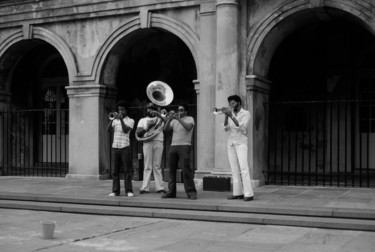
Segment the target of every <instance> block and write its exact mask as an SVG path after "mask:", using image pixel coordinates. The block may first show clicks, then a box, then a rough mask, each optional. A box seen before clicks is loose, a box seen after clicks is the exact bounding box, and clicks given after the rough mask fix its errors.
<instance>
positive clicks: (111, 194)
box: [108, 192, 117, 197]
mask: <svg viewBox="0 0 375 252" xmlns="http://www.w3.org/2000/svg"><path fill="white" fill-rule="evenodd" d="M108 196H110V197H114V196H117V195H116V193H114V192H113V193H110V194H108Z"/></svg>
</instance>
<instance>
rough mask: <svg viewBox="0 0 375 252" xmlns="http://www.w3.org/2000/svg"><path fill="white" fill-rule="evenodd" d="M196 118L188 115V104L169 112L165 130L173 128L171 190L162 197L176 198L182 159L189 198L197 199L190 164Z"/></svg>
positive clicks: (170, 158) (170, 164)
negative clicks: (176, 110)
mask: <svg viewBox="0 0 375 252" xmlns="http://www.w3.org/2000/svg"><path fill="white" fill-rule="evenodd" d="M194 126H195V122H194V118H193V117H191V116H188V115H187V106H186V105H180V106H178V113H177V114H176V113H173V112H170V113H169V117H168V119H167V122H166V123H165V126H164V130H165V131H168V130H172V132H173V135H172V143H171V148H170V150H169V181H168V189H169V191H168V192H167V193H165V194H163V195H162V198H176V193H177V189H176V172H177V168H178V163H179V160H182V161H183V162H182V163H183V166H182V174H183V180H184V187H185V192H186V194H187V196H188V198H189V199H191V200H195V199H197V190H196V188H195V184H194V171H193V170H192V167H191V166H190V153H191V138H192V136H193V130H194Z"/></svg>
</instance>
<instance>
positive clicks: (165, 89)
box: [146, 81, 173, 106]
mask: <svg viewBox="0 0 375 252" xmlns="http://www.w3.org/2000/svg"><path fill="white" fill-rule="evenodd" d="M146 94H147V96H148V98H149V99H150V100H151V101H152V102H153V103H154V104H156V105H158V106H168V105H169V104H170V103H171V102H172V101H173V91H172V89H171V88H170V87H169V86H168V85H167V84H166V83H164V82H162V81H153V82H151V83H150V84H148V86H147V88H146Z"/></svg>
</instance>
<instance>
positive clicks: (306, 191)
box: [0, 177, 375, 231]
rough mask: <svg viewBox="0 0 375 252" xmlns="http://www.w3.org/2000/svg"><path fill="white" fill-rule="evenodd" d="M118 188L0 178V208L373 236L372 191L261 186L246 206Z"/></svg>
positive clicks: (209, 196) (218, 196)
mask: <svg viewBox="0 0 375 252" xmlns="http://www.w3.org/2000/svg"><path fill="white" fill-rule="evenodd" d="M121 182H122V181H121ZM121 186H122V191H121V193H122V195H120V196H119V197H108V196H107V195H108V194H109V193H110V192H111V187H112V181H111V180H101V181H96V180H95V181H93V180H77V179H65V178H42V177H0V199H1V200H0V208H24V209H34V210H50V211H65V212H80V213H93V214H109V215H127V216H142V217H161V218H176V219H194V220H211V221H226V222H241V223H257V224H279V225H293V226H314V227H328V228H342V229H359V230H372V231H375V193H374V192H375V190H374V189H365V188H337V187H332V188H331V187H307V186H306V187H305V186H263V187H260V188H256V189H255V190H254V191H255V200H254V201H250V202H244V201H243V200H227V199H226V198H227V196H229V195H230V194H231V192H214V191H202V190H199V191H198V199H197V200H189V199H187V197H186V194H185V193H184V189H183V184H178V194H177V198H176V199H161V198H160V196H161V195H160V194H158V193H154V192H153V187H151V192H150V193H148V194H142V195H140V194H139V188H140V186H141V182H139V181H133V189H134V194H135V197H133V198H128V197H126V196H124V189H123V183H122V184H121ZM165 188H167V185H166V183H165ZM356 225H357V226H356Z"/></svg>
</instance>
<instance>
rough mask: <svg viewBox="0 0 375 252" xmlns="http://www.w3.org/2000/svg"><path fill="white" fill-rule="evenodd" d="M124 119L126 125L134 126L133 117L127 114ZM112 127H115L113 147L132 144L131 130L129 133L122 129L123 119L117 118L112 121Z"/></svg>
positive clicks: (118, 147) (119, 147)
mask: <svg viewBox="0 0 375 252" xmlns="http://www.w3.org/2000/svg"><path fill="white" fill-rule="evenodd" d="M122 120H123V121H124V123H125V125H126V126H128V127H130V128H132V129H133V126H134V120H133V119H131V118H129V117H128V116H127V117H125V118H123V119H122ZM112 127H113V129H114V133H113V144H112V148H116V149H121V148H125V147H127V146H129V145H130V140H129V134H130V131H131V130H129V132H128V133H124V131H123V130H122V126H121V121H120V120H119V119H115V120H113V121H112Z"/></svg>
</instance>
